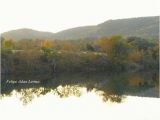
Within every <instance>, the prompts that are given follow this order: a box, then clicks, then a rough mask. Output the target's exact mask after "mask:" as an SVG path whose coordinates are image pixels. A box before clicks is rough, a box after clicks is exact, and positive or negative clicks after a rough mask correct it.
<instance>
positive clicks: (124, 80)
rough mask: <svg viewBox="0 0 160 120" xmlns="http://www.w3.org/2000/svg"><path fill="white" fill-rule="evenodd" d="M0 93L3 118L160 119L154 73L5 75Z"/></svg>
mask: <svg viewBox="0 0 160 120" xmlns="http://www.w3.org/2000/svg"><path fill="white" fill-rule="evenodd" d="M24 78H25V79H24ZM1 92H2V94H1V99H0V116H1V118H3V119H5V120H11V119H15V120H22V119H23V120H28V119H39V120H44V119H47V120H53V119H58V120H75V119H76V120H118V119H119V120H159V119H160V114H159V111H160V99H159V76H158V75H157V74H156V73H150V72H149V73H120V74H102V73H101V74H98V73H95V74H93V73H92V74H60V75H54V76H50V75H42V76H35V75H34V76H33V75H31V76H29V75H26V76H25V75H16V76H14V75H4V76H2V91H1Z"/></svg>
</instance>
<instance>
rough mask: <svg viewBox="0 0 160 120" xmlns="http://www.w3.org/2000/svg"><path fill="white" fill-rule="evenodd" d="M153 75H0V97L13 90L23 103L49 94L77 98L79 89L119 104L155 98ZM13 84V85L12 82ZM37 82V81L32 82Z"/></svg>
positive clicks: (156, 79) (79, 92) (157, 92)
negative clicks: (130, 100)
mask: <svg viewBox="0 0 160 120" xmlns="http://www.w3.org/2000/svg"><path fill="white" fill-rule="evenodd" d="M158 80H159V77H158V74H156V73H151V72H148V73H117V74H109V73H107V74H104V73H94V74H93V73H88V74H84V73H79V74H57V75H47V74H46V75H2V91H1V92H2V95H1V96H2V97H5V96H11V95H12V93H13V92H12V91H13V90H14V91H16V94H17V96H18V97H19V99H20V100H21V101H22V102H23V103H24V104H27V103H29V102H31V101H32V100H33V99H34V98H35V97H39V96H42V95H45V94H47V93H53V94H55V95H58V96H59V97H62V98H63V97H69V96H77V97H79V96H81V95H82V94H83V89H84V88H85V89H86V91H87V92H92V91H94V92H95V93H96V94H97V95H99V96H101V97H102V100H103V101H108V100H110V101H112V102H118V103H120V102H121V101H122V100H123V99H125V98H126V96H127V95H132V96H144V97H159V82H158ZM14 81H16V82H14ZM36 81H39V82H36Z"/></svg>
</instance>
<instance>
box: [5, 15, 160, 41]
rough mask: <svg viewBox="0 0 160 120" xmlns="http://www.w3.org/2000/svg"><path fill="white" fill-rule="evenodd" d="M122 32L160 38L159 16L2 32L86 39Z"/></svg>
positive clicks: (27, 36) (11, 35)
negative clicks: (52, 29) (51, 29)
mask: <svg viewBox="0 0 160 120" xmlns="http://www.w3.org/2000/svg"><path fill="white" fill-rule="evenodd" d="M113 34H121V35H123V36H126V37H127V36H137V37H142V38H149V39H158V38H159V17H158V16H154V17H139V18H128V19H117V20H108V21H106V22H104V23H101V24H98V25H94V26H84V27H76V28H71V29H67V30H63V31H60V32H57V33H50V32H41V31H35V30H32V29H18V30H12V31H8V32H5V33H3V34H2V36H3V37H5V38H8V39H16V40H20V39H24V38H25V39H31V38H37V39H84V38H98V37H103V36H110V35H113Z"/></svg>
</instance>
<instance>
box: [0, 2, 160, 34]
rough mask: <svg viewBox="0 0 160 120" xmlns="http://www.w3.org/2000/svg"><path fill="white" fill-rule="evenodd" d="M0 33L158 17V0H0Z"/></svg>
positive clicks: (53, 30)
mask: <svg viewBox="0 0 160 120" xmlns="http://www.w3.org/2000/svg"><path fill="white" fill-rule="evenodd" d="M0 15H1V16H0V33H2V32H5V31H8V30H13V29H19V28H32V29H35V30H40V31H49V32H58V31H61V30H64V29H68V28H73V27H78V26H85V25H96V24H99V23H102V22H104V21H106V20H108V19H119V18H131V17H142V16H159V15H160V0H0Z"/></svg>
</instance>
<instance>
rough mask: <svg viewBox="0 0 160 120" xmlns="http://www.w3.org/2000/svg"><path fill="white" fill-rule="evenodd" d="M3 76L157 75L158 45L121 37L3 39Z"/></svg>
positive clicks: (157, 43) (141, 39)
mask: <svg viewBox="0 0 160 120" xmlns="http://www.w3.org/2000/svg"><path fill="white" fill-rule="evenodd" d="M1 45H2V47H1V62H2V63H1V64H2V66H1V67H2V69H1V70H2V71H1V73H2V74H16V73H33V74H34V73H35V74H36V73H43V74H45V73H50V74H55V73H64V72H122V71H158V68H159V41H158V40H149V39H148V40H147V39H143V38H139V37H128V38H125V37H123V36H121V35H113V36H109V37H102V38H99V39H88V40H87V39H82V40H37V39H29V40H28V39H23V40H17V41H16V40H7V39H5V38H3V37H2V38H1Z"/></svg>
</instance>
